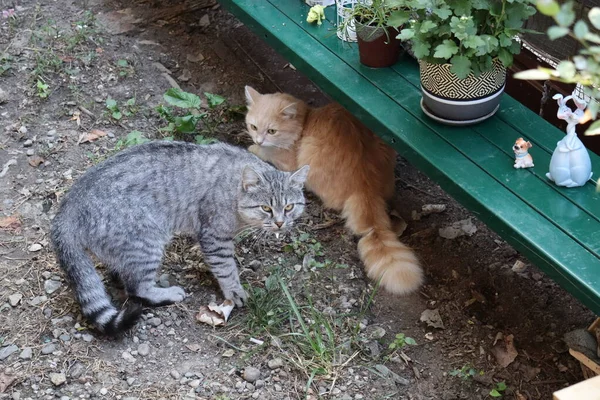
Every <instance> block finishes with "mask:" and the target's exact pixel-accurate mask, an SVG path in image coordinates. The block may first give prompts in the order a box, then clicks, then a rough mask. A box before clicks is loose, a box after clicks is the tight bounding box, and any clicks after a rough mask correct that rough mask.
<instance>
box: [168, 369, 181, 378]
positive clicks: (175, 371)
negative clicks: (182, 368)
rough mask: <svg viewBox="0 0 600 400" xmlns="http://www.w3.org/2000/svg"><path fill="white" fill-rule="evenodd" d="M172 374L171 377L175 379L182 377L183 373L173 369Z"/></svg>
mask: <svg viewBox="0 0 600 400" xmlns="http://www.w3.org/2000/svg"><path fill="white" fill-rule="evenodd" d="M170 374H171V378H173V379H179V378H180V377H181V374H179V372H177V370H176V369H174V370H172V371H171V372H170Z"/></svg>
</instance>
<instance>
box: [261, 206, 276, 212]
mask: <svg viewBox="0 0 600 400" xmlns="http://www.w3.org/2000/svg"><path fill="white" fill-rule="evenodd" d="M260 208H262V210H263V211H264V212H268V213H270V212H273V210H272V209H271V207H269V206H260Z"/></svg>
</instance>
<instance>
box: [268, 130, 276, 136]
mask: <svg viewBox="0 0 600 400" xmlns="http://www.w3.org/2000/svg"><path fill="white" fill-rule="evenodd" d="M267 133H268V134H269V135H274V134H276V133H277V129H269V130H267Z"/></svg>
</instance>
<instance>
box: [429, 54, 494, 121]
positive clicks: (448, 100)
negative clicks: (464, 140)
mask: <svg viewBox="0 0 600 400" xmlns="http://www.w3.org/2000/svg"><path fill="white" fill-rule="evenodd" d="M419 67H420V73H421V92H422V93H423V99H422V100H421V108H422V109H423V111H424V112H425V114H427V115H428V116H430V117H431V118H434V119H436V120H438V121H440V122H443V123H447V124H451V125H469V124H475V123H477V122H481V121H483V120H485V119H487V118H489V117H491V116H492V115H494V113H495V112H496V111H497V110H498V107H499V106H500V99H501V98H502V93H504V86H505V85H506V68H505V67H504V66H503V65H502V63H501V62H500V61H498V60H495V61H494V67H493V68H492V70H491V71H488V72H484V73H482V74H481V75H480V76H478V77H476V76H474V75H473V74H470V75H469V76H468V77H467V78H465V79H458V77H456V75H454V74H453V73H452V72H450V67H451V65H450V64H432V63H428V62H426V61H423V60H420V61H419Z"/></svg>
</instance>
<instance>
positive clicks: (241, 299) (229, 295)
mask: <svg viewBox="0 0 600 400" xmlns="http://www.w3.org/2000/svg"><path fill="white" fill-rule="evenodd" d="M223 296H225V299H227V300H231V301H233V302H234V303H235V305H236V307H243V306H244V304H245V303H246V300H248V294H247V293H246V291H245V290H244V288H243V287H242V285H238V286H237V287H236V288H232V289H229V288H228V289H224V290H223Z"/></svg>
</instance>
